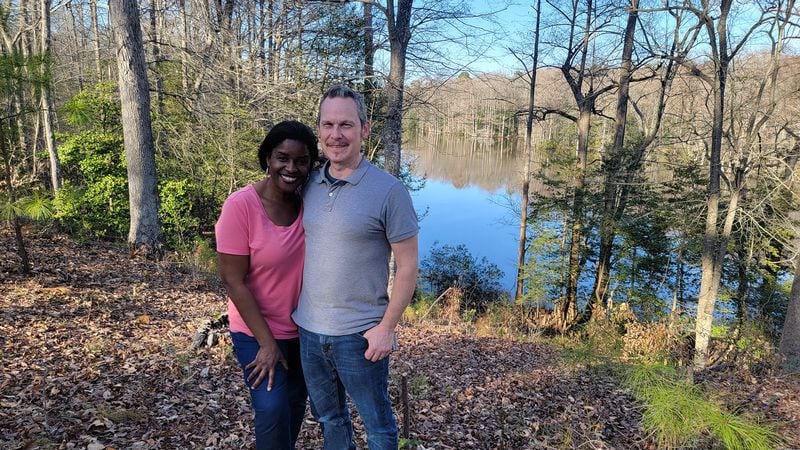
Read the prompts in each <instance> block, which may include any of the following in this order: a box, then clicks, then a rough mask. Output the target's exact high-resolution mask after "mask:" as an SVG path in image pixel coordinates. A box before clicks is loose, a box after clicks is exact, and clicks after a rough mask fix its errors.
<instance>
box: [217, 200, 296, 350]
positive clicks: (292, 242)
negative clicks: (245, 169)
mask: <svg viewBox="0 0 800 450" xmlns="http://www.w3.org/2000/svg"><path fill="white" fill-rule="evenodd" d="M215 232H216V238H217V251H218V252H220V253H227V254H231V255H248V256H250V268H249V270H248V272H247V279H246V280H245V284H246V285H247V288H248V289H249V290H250V292H251V293H252V294H253V297H255V299H256V302H257V303H258V307H259V309H260V310H261V315H262V316H263V317H264V320H266V322H267V325H269V328H270V330H271V331H272V335H273V336H274V337H275V339H291V338H295V337H297V325H295V324H294V322H292V318H291V315H292V311H294V310H295V308H296V307H297V299H298V297H299V296H300V288H301V286H302V281H303V260H304V258H305V249H306V246H305V239H304V238H305V233H304V231H303V210H302V208H301V209H300V214H298V216H297V219H295V221H294V223H292V224H291V225H289V226H286V227H283V226H278V225H275V224H274V223H272V221H271V220H270V219H269V217H268V216H267V213H266V211H265V210H264V205H262V204H261V198H260V197H259V195H258V192H256V190H255V188H254V187H253V186H252V185H248V186H246V187H244V188H242V189H240V190H238V191H236V192H234V193H233V194H231V195H230V197H228V199H227V200H225V203H224V204H223V205H222V213H221V214H220V216H219V220H217V224H216V226H215ZM228 319H229V320H230V330H231V331H234V332H242V333H245V334H248V335H250V336H252V335H253V333H252V332H251V331H250V329H249V328H248V327H247V325H246V324H245V323H244V320H242V316H241V315H240V314H239V311H238V310H237V309H236V305H234V304H233V301H231V299H230V298H228Z"/></svg>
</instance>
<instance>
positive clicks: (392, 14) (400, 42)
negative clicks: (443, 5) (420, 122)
mask: <svg viewBox="0 0 800 450" xmlns="http://www.w3.org/2000/svg"><path fill="white" fill-rule="evenodd" d="M412 3H413V0H398V2H397V11H395V7H394V0H388V1H387V2H386V15H387V25H388V27H389V51H390V54H391V56H390V64H389V80H388V83H387V86H386V93H387V106H386V124H385V130H384V135H383V145H384V168H385V169H386V171H387V172H389V173H390V174H392V175H394V176H399V175H400V162H401V161H400V158H401V147H402V141H403V93H404V89H405V78H406V50H407V49H408V41H409V39H410V38H411V7H412Z"/></svg>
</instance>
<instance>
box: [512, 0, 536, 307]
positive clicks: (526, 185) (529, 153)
mask: <svg viewBox="0 0 800 450" xmlns="http://www.w3.org/2000/svg"><path fill="white" fill-rule="evenodd" d="M541 11H542V1H541V0H537V1H536V25H535V28H534V35H535V38H534V41H533V66H532V67H531V78H530V86H529V89H528V117H527V120H526V121H525V170H524V174H523V175H522V177H523V178H522V201H521V202H520V212H519V248H518V250H517V290H516V293H515V294H514V298H515V299H516V300H517V301H520V300H521V299H522V295H523V292H522V288H523V286H524V284H525V283H524V280H523V276H522V272H523V267H524V266H525V248H526V246H527V241H528V238H527V236H526V234H527V231H528V202H529V201H530V199H529V198H528V195H529V191H530V184H531V158H532V157H533V149H532V147H531V139H532V134H533V118H534V117H533V116H534V109H533V108H534V105H535V101H534V100H535V99H536V69H537V68H538V67H539V20H540V18H541Z"/></svg>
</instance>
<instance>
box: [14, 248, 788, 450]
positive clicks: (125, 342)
mask: <svg viewBox="0 0 800 450" xmlns="http://www.w3.org/2000/svg"><path fill="white" fill-rule="evenodd" d="M0 242H2V243H3V248H6V249H9V250H7V251H6V252H5V253H4V254H3V255H0V277H1V279H0V365H2V375H0V448H10V449H15V448H19V449H22V448H30V449H33V448H64V449H69V448H75V449H79V448H80V449H89V450H100V449H156V448H157V449H183V448H208V449H217V448H219V449H227V448H250V447H251V446H252V431H251V415H250V414H251V413H250V410H249V406H248V398H247V392H246V390H245V389H244V385H243V383H242V381H241V378H240V377H241V375H240V371H239V368H238V366H237V365H236V363H235V359H234V358H233V355H232V352H231V348H230V341H229V339H228V337H227V335H225V334H224V333H221V337H220V342H219V344H218V345H214V346H211V347H202V348H199V349H193V348H192V340H193V337H194V335H195V333H196V331H197V329H198V328H199V327H201V326H202V325H203V324H204V323H206V322H207V321H209V320H210V319H213V318H215V317H218V316H219V315H220V314H221V313H223V312H224V310H225V301H224V295H223V289H222V287H221V285H220V284H219V283H218V282H217V281H216V280H215V278H214V277H208V276H206V275H204V274H202V273H200V272H198V271H195V270H193V269H191V268H190V267H189V266H187V265H185V264H180V263H177V262H175V261H170V260H169V258H168V259H167V260H165V261H162V262H154V261H147V260H142V259H129V257H128V254H127V251H126V250H125V249H123V248H121V247H119V246H115V245H112V244H108V243H92V244H77V243H75V242H73V241H71V240H69V239H68V238H66V237H64V236H59V235H47V234H46V235H38V236H32V237H29V238H28V244H29V247H30V248H29V251H30V253H31V259H32V261H33V264H34V267H35V269H34V273H33V275H32V276H31V277H21V276H19V275H17V274H16V273H15V272H14V271H13V270H12V268H13V266H14V264H15V261H16V260H15V255H14V254H13V253H12V252H11V250H10V249H12V248H13V247H12V245H13V244H12V242H13V239H12V237H11V236H10V235H9V234H8V232H0ZM399 335H400V342H401V348H400V350H399V351H398V352H397V353H396V354H394V355H393V357H392V378H391V384H390V393H391V396H392V400H393V402H394V404H395V411H396V412H397V415H398V422H399V424H400V427H401V428H403V422H404V417H403V416H404V414H403V411H404V407H403V406H404V405H403V403H404V402H403V401H402V395H401V391H402V389H401V385H402V384H403V381H402V380H403V378H405V384H406V386H407V392H408V394H407V396H406V397H407V399H408V411H409V414H408V419H407V423H408V433H409V434H408V438H409V442H410V443H411V444H412V445H413V446H415V447H416V448H418V449H471V448H476V449H539V448H542V449H549V448H560V449H564V448H576V449H577V448H586V449H610V448H618V449H636V448H641V449H652V448H656V446H655V445H654V444H653V443H652V442H651V441H650V440H649V439H648V437H647V436H646V435H645V433H644V432H643V431H642V429H641V426H640V418H641V406H640V405H638V404H637V403H636V402H635V401H634V400H633V399H632V398H631V396H630V395H629V394H628V393H627V392H626V391H625V390H624V389H623V388H622V387H621V386H620V385H619V384H618V382H617V381H616V380H615V379H613V378H611V377H609V376H607V375H604V374H603V373H599V372H597V371H593V370H590V369H586V368H580V367H578V368H576V367H575V366H570V365H567V364H564V363H563V362H561V360H560V358H559V357H558V353H557V352H556V351H555V350H553V349H552V348H551V347H550V346H548V345H546V344H541V343H530V342H519V341H514V340H509V339H501V338H494V337H478V336H475V335H473V334H470V333H468V332H466V331H464V329H463V327H448V326H443V325H438V326H437V325H430V324H427V325H414V326H410V325H401V326H400V328H399ZM707 381H708V382H711V383H712V384H714V385H715V386H717V387H718V388H719V389H720V392H721V398H722V399H723V400H724V401H725V402H726V403H727V404H728V405H729V406H730V407H732V408H735V409H736V410H737V411H738V412H748V413H751V414H753V415H756V416H757V417H760V418H763V419H765V420H770V421H774V422H775V423H777V424H778V430H779V432H781V434H783V435H784V437H785V438H786V439H787V446H788V447H789V448H792V447H794V448H800V436H798V431H797V429H796V428H797V426H796V425H797V424H798V423H800V421H798V419H800V418H798V411H800V400H799V398H798V389H797V386H798V383H797V379H791V378H775V377H771V378H763V379H752V378H751V379H738V378H732V376H731V375H729V374H728V375H723V374H712V375H710V377H709V380H707ZM354 425H355V428H356V434H357V444H359V447H361V448H365V447H366V445H365V442H364V437H363V436H364V433H363V427H362V426H361V424H360V422H359V420H358V418H357V417H356V418H355V419H354ZM297 446H298V448H305V449H316V448H322V441H321V434H320V431H319V426H318V425H317V424H316V423H315V422H314V421H313V419H312V418H311V416H310V414H308V415H307V419H306V423H305V424H304V427H303V431H302V433H301V436H300V440H299V442H298V445H297Z"/></svg>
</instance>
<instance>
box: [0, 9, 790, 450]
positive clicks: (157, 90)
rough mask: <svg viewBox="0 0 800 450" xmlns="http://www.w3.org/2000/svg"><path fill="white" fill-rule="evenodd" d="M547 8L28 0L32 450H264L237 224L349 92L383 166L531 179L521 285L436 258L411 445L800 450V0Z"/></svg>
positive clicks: (19, 264)
mask: <svg viewBox="0 0 800 450" xmlns="http://www.w3.org/2000/svg"><path fill="white" fill-rule="evenodd" d="M522 3H524V4H523V5H519V4H518V3H511V2H508V3H503V2H497V4H492V5H489V6H487V5H483V4H480V2H469V1H465V0H445V1H432V0H398V1H396V2H395V1H394V0H386V1H372V0H359V1H335V0H331V1H324V0H323V1H311V0H287V1H284V0H256V1H253V2H245V1H237V0H215V1H211V2H207V1H204V0H188V1H187V0H176V1H169V0H149V1H147V0H140V1H138V2H137V0H108V1H107V2H102V1H100V2H99V1H97V0H63V1H53V0H39V1H30V0H5V1H3V2H2V4H0V34H1V35H2V41H0V48H2V52H1V53H0V102H2V105H1V106H2V112H0V158H2V166H0V173H2V179H1V180H0V186H2V187H1V188H0V220H2V221H3V222H2V226H1V227H0V241H2V242H3V249H4V251H3V252H2V256H0V276H2V281H0V286H1V287H2V291H1V292H0V330H2V333H0V360H2V364H3V366H4V369H3V373H2V378H0V386H1V387H2V389H0V390H2V395H0V405H2V406H3V408H2V409H3V410H4V411H2V412H0V443H7V444H8V445H9V447H10V448H91V449H93V450H97V449H103V448H195V447H203V448H247V447H248V446H249V445H250V443H249V440H248V437H247V436H248V428H247V427H248V426H249V425H248V419H247V412H248V411H247V409H246V408H245V407H244V406H242V405H245V406H246V404H247V400H246V399H245V397H244V396H243V395H242V394H241V393H240V392H238V391H237V389H238V388H239V387H240V386H239V385H238V384H237V383H239V380H238V378H237V377H238V373H236V370H235V369H236V366H235V363H233V362H232V361H231V356H230V353H229V351H228V352H226V350H225V348H226V347H224V346H220V345H219V343H218V341H220V342H223V343H224V342H225V341H226V339H227V337H226V336H225V335H224V333H217V334H215V333H214V332H212V331H209V329H208V328H207V327H206V325H204V324H206V323H211V322H214V323H216V322H217V321H215V320H212V319H215V318H217V317H218V315H219V314H220V313H221V312H222V311H223V309H224V305H223V299H224V290H223V289H222V287H221V285H220V283H219V280H218V279H217V278H216V275H215V271H216V269H215V266H214V264H215V262H214V243H213V225H214V223H215V221H216V219H217V217H218V215H219V212H220V207H221V204H222V202H223V201H224V199H225V198H226V197H227V196H228V195H229V194H230V193H231V192H233V191H234V190H236V189H238V188H240V187H242V186H244V185H245V184H247V183H249V182H252V181H254V180H256V179H258V177H259V176H261V175H262V174H261V173H260V171H259V168H258V163H257V160H256V158H255V153H256V151H257V148H258V144H259V142H260V141H261V139H263V136H264V134H265V132H266V131H267V130H269V129H270V127H271V126H272V125H273V124H275V123H277V122H279V121H281V120H284V119H297V120H301V121H303V122H305V123H308V124H314V123H316V121H317V109H318V106H319V105H318V101H319V97H320V95H321V94H322V93H323V92H324V91H325V90H326V89H327V88H328V87H330V86H331V85H333V84H347V85H349V86H351V87H353V88H354V89H356V90H357V91H359V92H361V93H362V94H363V96H364V98H365V100H366V102H367V105H368V113H369V117H370V120H371V122H372V124H373V127H372V133H371V135H370V137H369V139H368V141H367V142H366V145H365V148H364V153H365V155H366V156H367V157H368V158H369V159H370V160H372V161H374V162H376V163H377V164H378V165H380V166H381V167H383V168H384V169H385V170H386V171H388V172H389V173H392V174H393V175H396V176H398V177H400V178H401V179H403V180H405V181H408V182H409V186H411V187H412V188H413V184H414V183H416V182H419V181H420V180H413V179H412V178H413V177H412V176H411V175H410V168H409V164H412V163H413V162H411V161H409V160H408V159H407V158H406V157H405V153H404V150H403V149H404V146H405V145H406V144H407V143H408V141H409V139H410V138H411V137H413V136H429V137H441V136H454V137H459V138H464V139H471V140H480V141H492V142H496V141H503V142H508V143H513V146H514V148H515V149H516V150H515V151H517V152H521V153H522V154H523V155H524V158H523V159H524V160H525V161H526V163H525V165H524V167H520V168H519V172H520V174H521V176H520V181H519V191H520V192H521V201H520V202H519V204H518V205H516V209H517V211H515V213H516V214H517V216H518V218H519V239H518V242H519V252H518V257H517V268H518V272H517V277H516V279H517V285H516V291H515V292H512V293H511V294H510V295H508V293H503V292H499V291H498V290H497V289H494V288H493V286H494V285H493V284H492V276H493V274H492V268H491V267H486V266H484V265H481V264H480V262H479V261H476V260H475V259H474V258H472V257H471V255H470V254H469V251H468V249H466V248H465V247H455V248H452V247H448V248H444V249H440V251H438V252H434V253H432V254H431V256H430V257H429V258H427V259H425V260H423V261H421V270H420V284H421V286H422V285H423V284H424V285H425V287H426V289H420V290H419V292H418V294H417V295H416V297H415V302H414V304H412V306H411V307H409V309H408V310H407V312H406V317H405V320H404V323H403V325H402V327H403V328H402V330H401V333H400V334H401V340H402V339H405V340H406V341H407V342H409V345H408V347H406V348H405V349H403V350H402V351H401V352H400V354H399V355H398V358H396V360H395V361H393V363H392V364H393V371H394V372H395V373H397V374H398V375H397V378H396V379H393V380H392V396H393V400H394V401H395V402H396V403H395V405H396V408H397V409H398V410H397V411H396V412H397V414H398V417H400V416H402V417H403V419H404V420H406V421H408V422H409V423H406V424H405V430H404V438H403V445H405V446H406V447H407V448H585V447H586V446H587V445H590V446H592V448H684V447H697V448H780V447H788V448H792V447H798V446H800V436H798V434H797V430H794V429H793V427H792V426H791V424H792V423H793V422H794V423H796V421H797V420H800V417H798V416H797V412H796V411H798V410H800V406H798V405H800V402H798V400H799V396H800V392H799V390H798V383H799V380H798V378H797V373H798V370H799V369H800V277H798V276H796V275H797V274H800V259H798V258H797V250H798V245H797V243H798V219H800V217H798V215H797V211H798V200H800V198H798V194H799V193H800V191H798V181H797V180H798V178H797V177H798V175H797V174H796V165H797V162H798V157H800V119H798V117H800V111H799V110H798V105H800V47H798V42H799V41H798V38H800V20H799V19H800V7H798V6H797V5H796V4H795V2H794V0H769V1H767V0H759V1H754V2H736V1H733V0H718V1H713V2H712V1H709V0H682V1H673V0H527V1H526V2H522ZM519 6H524V7H525V8H526V10H527V11H528V13H529V17H528V18H529V19H530V20H529V21H526V22H525V23H526V25H525V28H524V29H519V28H518V26H519V25H514V26H513V27H511V26H510V25H509V23H508V22H507V18H504V17H506V16H503V14H504V12H506V11H507V10H509V9H510V8H514V7H519ZM498 49H500V50H498ZM490 51H492V52H495V54H496V52H497V51H501V52H503V53H504V55H505V57H504V58H503V59H502V61H501V62H500V66H499V68H498V69H497V70H491V71H480V70H477V69H474V68H473V67H472V66H471V62H474V61H477V60H478V59H480V58H481V57H482V56H483V55H486V54H488V53H489V52H490ZM422 182H424V180H422ZM552 224H558V225H557V226H552ZM204 327H206V328H204ZM198 332H203V333H206V334H207V335H208V336H209V337H208V341H207V343H203V345H197V346H193V345H192V342H191V341H192V336H194V335H195V334H196V333H198ZM159 333H164V335H163V336H160V335H159ZM212 337H213V339H212ZM433 342H435V343H438V346H439V347H437V346H436V345H432V343H433ZM206 344H208V345H206ZM487 353H488V354H487ZM434 358H442V359H443V360H448V361H451V362H453V367H461V366H459V365H463V367H469V366H470V364H471V362H474V363H478V366H479V367H481V368H480V369H479V370H478V371H477V372H474V373H473V372H470V371H469V370H462V371H461V372H459V371H457V370H454V369H453V370H446V369H445V368H442V367H440V366H439V365H438V363H437V361H436V360H435V359H434ZM489 363H491V364H499V365H501V367H502V370H501V372H502V375H498V374H492V373H491V372H488V371H485V368H483V367H482V366H481V365H485V364H489ZM463 367H462V369H463ZM450 369H452V368H450ZM148 372H149V373H151V376H152V379H148V378H145V377H143V376H142V374H146V373H148ZM487 380H489V381H492V383H496V384H494V385H493V386H494V387H493V388H492V389H495V392H497V393H499V395H493V393H492V392H489V393H486V392H484V390H482V389H485V388H484V387H480V384H481V382H483V381H487ZM543 380H544V381H543ZM409 383H410V386H407V384H409ZM543 386H544V387H543ZM587 386H590V387H591V386H594V389H590V388H589V387H587ZM401 388H402V389H401ZM182 390H185V391H186V392H184V394H183V395H184V397H183V399H184V400H185V401H184V400H181V399H180V398H181V397H180V395H181V394H180V392H181V391H182ZM234 392H235V393H234ZM495 397H496V398H495ZM576 399H577V400H576ZM409 404H412V405H414V406H413V408H414V412H413V414H412V413H411V412H409V410H408V405H409ZM152 405H158V408H160V409H159V410H158V411H155V409H152V410H150V409H148V406H152ZM403 407H405V408H403ZM153 408H156V407H155V406H153ZM404 409H405V412H404V411H403V410H404ZM687 411H694V412H695V413H696V414H695V415H691V414H688V412H687ZM209 414H218V415H219V417H221V419H220V420H218V421H214V420H211V419H208V418H206V416H207V415H209ZM308 417H309V420H308V421H307V422H309V423H311V422H313V420H312V419H310V417H311V416H310V414H309V416H308ZM306 428H307V430H304V432H303V435H302V443H303V445H304V446H305V448H318V447H319V446H320V436H319V434H318V432H317V431H316V430H315V429H313V428H312V427H311V426H307V427H306ZM315 433H317V434H315Z"/></svg>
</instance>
